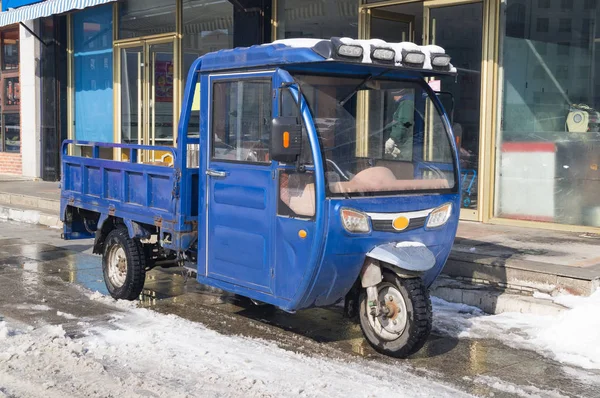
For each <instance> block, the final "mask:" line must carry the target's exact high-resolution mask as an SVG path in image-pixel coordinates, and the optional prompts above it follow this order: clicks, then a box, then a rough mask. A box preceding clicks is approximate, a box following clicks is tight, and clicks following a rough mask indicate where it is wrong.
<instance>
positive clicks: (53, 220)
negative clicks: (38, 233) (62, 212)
mask: <svg viewBox="0 0 600 398" xmlns="http://www.w3.org/2000/svg"><path fill="white" fill-rule="evenodd" d="M0 220H3V221H16V222H21V223H26V224H37V225H44V226H46V227H50V228H57V229H62V226H63V223H62V221H60V217H59V215H58V212H52V211H46V210H40V209H39V208H35V207H30V206H24V205H12V204H9V205H7V204H3V203H0Z"/></svg>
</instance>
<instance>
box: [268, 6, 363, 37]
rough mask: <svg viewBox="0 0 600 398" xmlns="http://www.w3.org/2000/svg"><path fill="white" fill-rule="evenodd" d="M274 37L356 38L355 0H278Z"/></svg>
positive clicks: (356, 11)
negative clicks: (275, 33)
mask: <svg viewBox="0 0 600 398" xmlns="http://www.w3.org/2000/svg"><path fill="white" fill-rule="evenodd" d="M277 7H278V15H277V19H278V27H277V38H278V39H289V38H296V37H305V38H309V37H311V38H319V39H320V38H330V37H333V36H340V37H358V3H357V2H356V0H335V1H330V0H279V2H278V3H277Z"/></svg>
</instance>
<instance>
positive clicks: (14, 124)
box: [0, 29, 21, 153]
mask: <svg viewBox="0 0 600 398" xmlns="http://www.w3.org/2000/svg"><path fill="white" fill-rule="evenodd" d="M0 38H1V47H0V63H1V64H2V70H1V71H0V99H1V100H0V152H12V153H19V152H20V151H21V114H20V109H21V106H20V105H21V86H20V83H19V29H10V30H5V31H2V32H0Z"/></svg>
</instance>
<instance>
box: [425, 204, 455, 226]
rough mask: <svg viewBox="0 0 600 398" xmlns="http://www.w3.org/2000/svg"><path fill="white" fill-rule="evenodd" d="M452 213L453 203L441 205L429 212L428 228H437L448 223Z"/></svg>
mask: <svg viewBox="0 0 600 398" xmlns="http://www.w3.org/2000/svg"><path fill="white" fill-rule="evenodd" d="M451 214H452V203H446V204H444V205H441V206H440V207H438V208H437V209H435V210H433V211H432V212H431V213H430V214H429V218H428V219H427V228H437V227H441V226H442V225H444V224H446V223H447V222H448V220H449V219H450V215H451Z"/></svg>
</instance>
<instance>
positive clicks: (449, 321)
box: [432, 290, 600, 369]
mask: <svg viewBox="0 0 600 398" xmlns="http://www.w3.org/2000/svg"><path fill="white" fill-rule="evenodd" d="M552 300H553V301H554V302H555V303H557V304H561V305H564V306H566V307H568V308H570V310H568V311H564V312H563V313H561V314H560V315H557V316H541V315H538V316H536V315H532V314H520V313H503V314H500V315H486V314H484V313H483V312H481V311H480V310H478V309H477V308H474V307H469V306H466V305H462V304H452V303H448V302H446V301H444V300H441V299H438V298H433V299H432V301H433V304H434V329H435V330H437V331H438V332H442V333H446V334H449V335H451V336H454V337H458V338H492V339H497V340H500V341H502V342H504V343H505V344H507V345H509V346H511V347H515V348H519V349H529V350H534V351H537V352H539V353H540V354H542V355H544V356H547V357H550V358H553V359H555V360H557V361H559V362H563V363H567V364H571V365H574V366H579V367H582V368H585V369H600V290H598V291H597V292H596V293H594V294H593V295H592V296H590V297H574V296H559V297H556V298H553V299H552Z"/></svg>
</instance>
